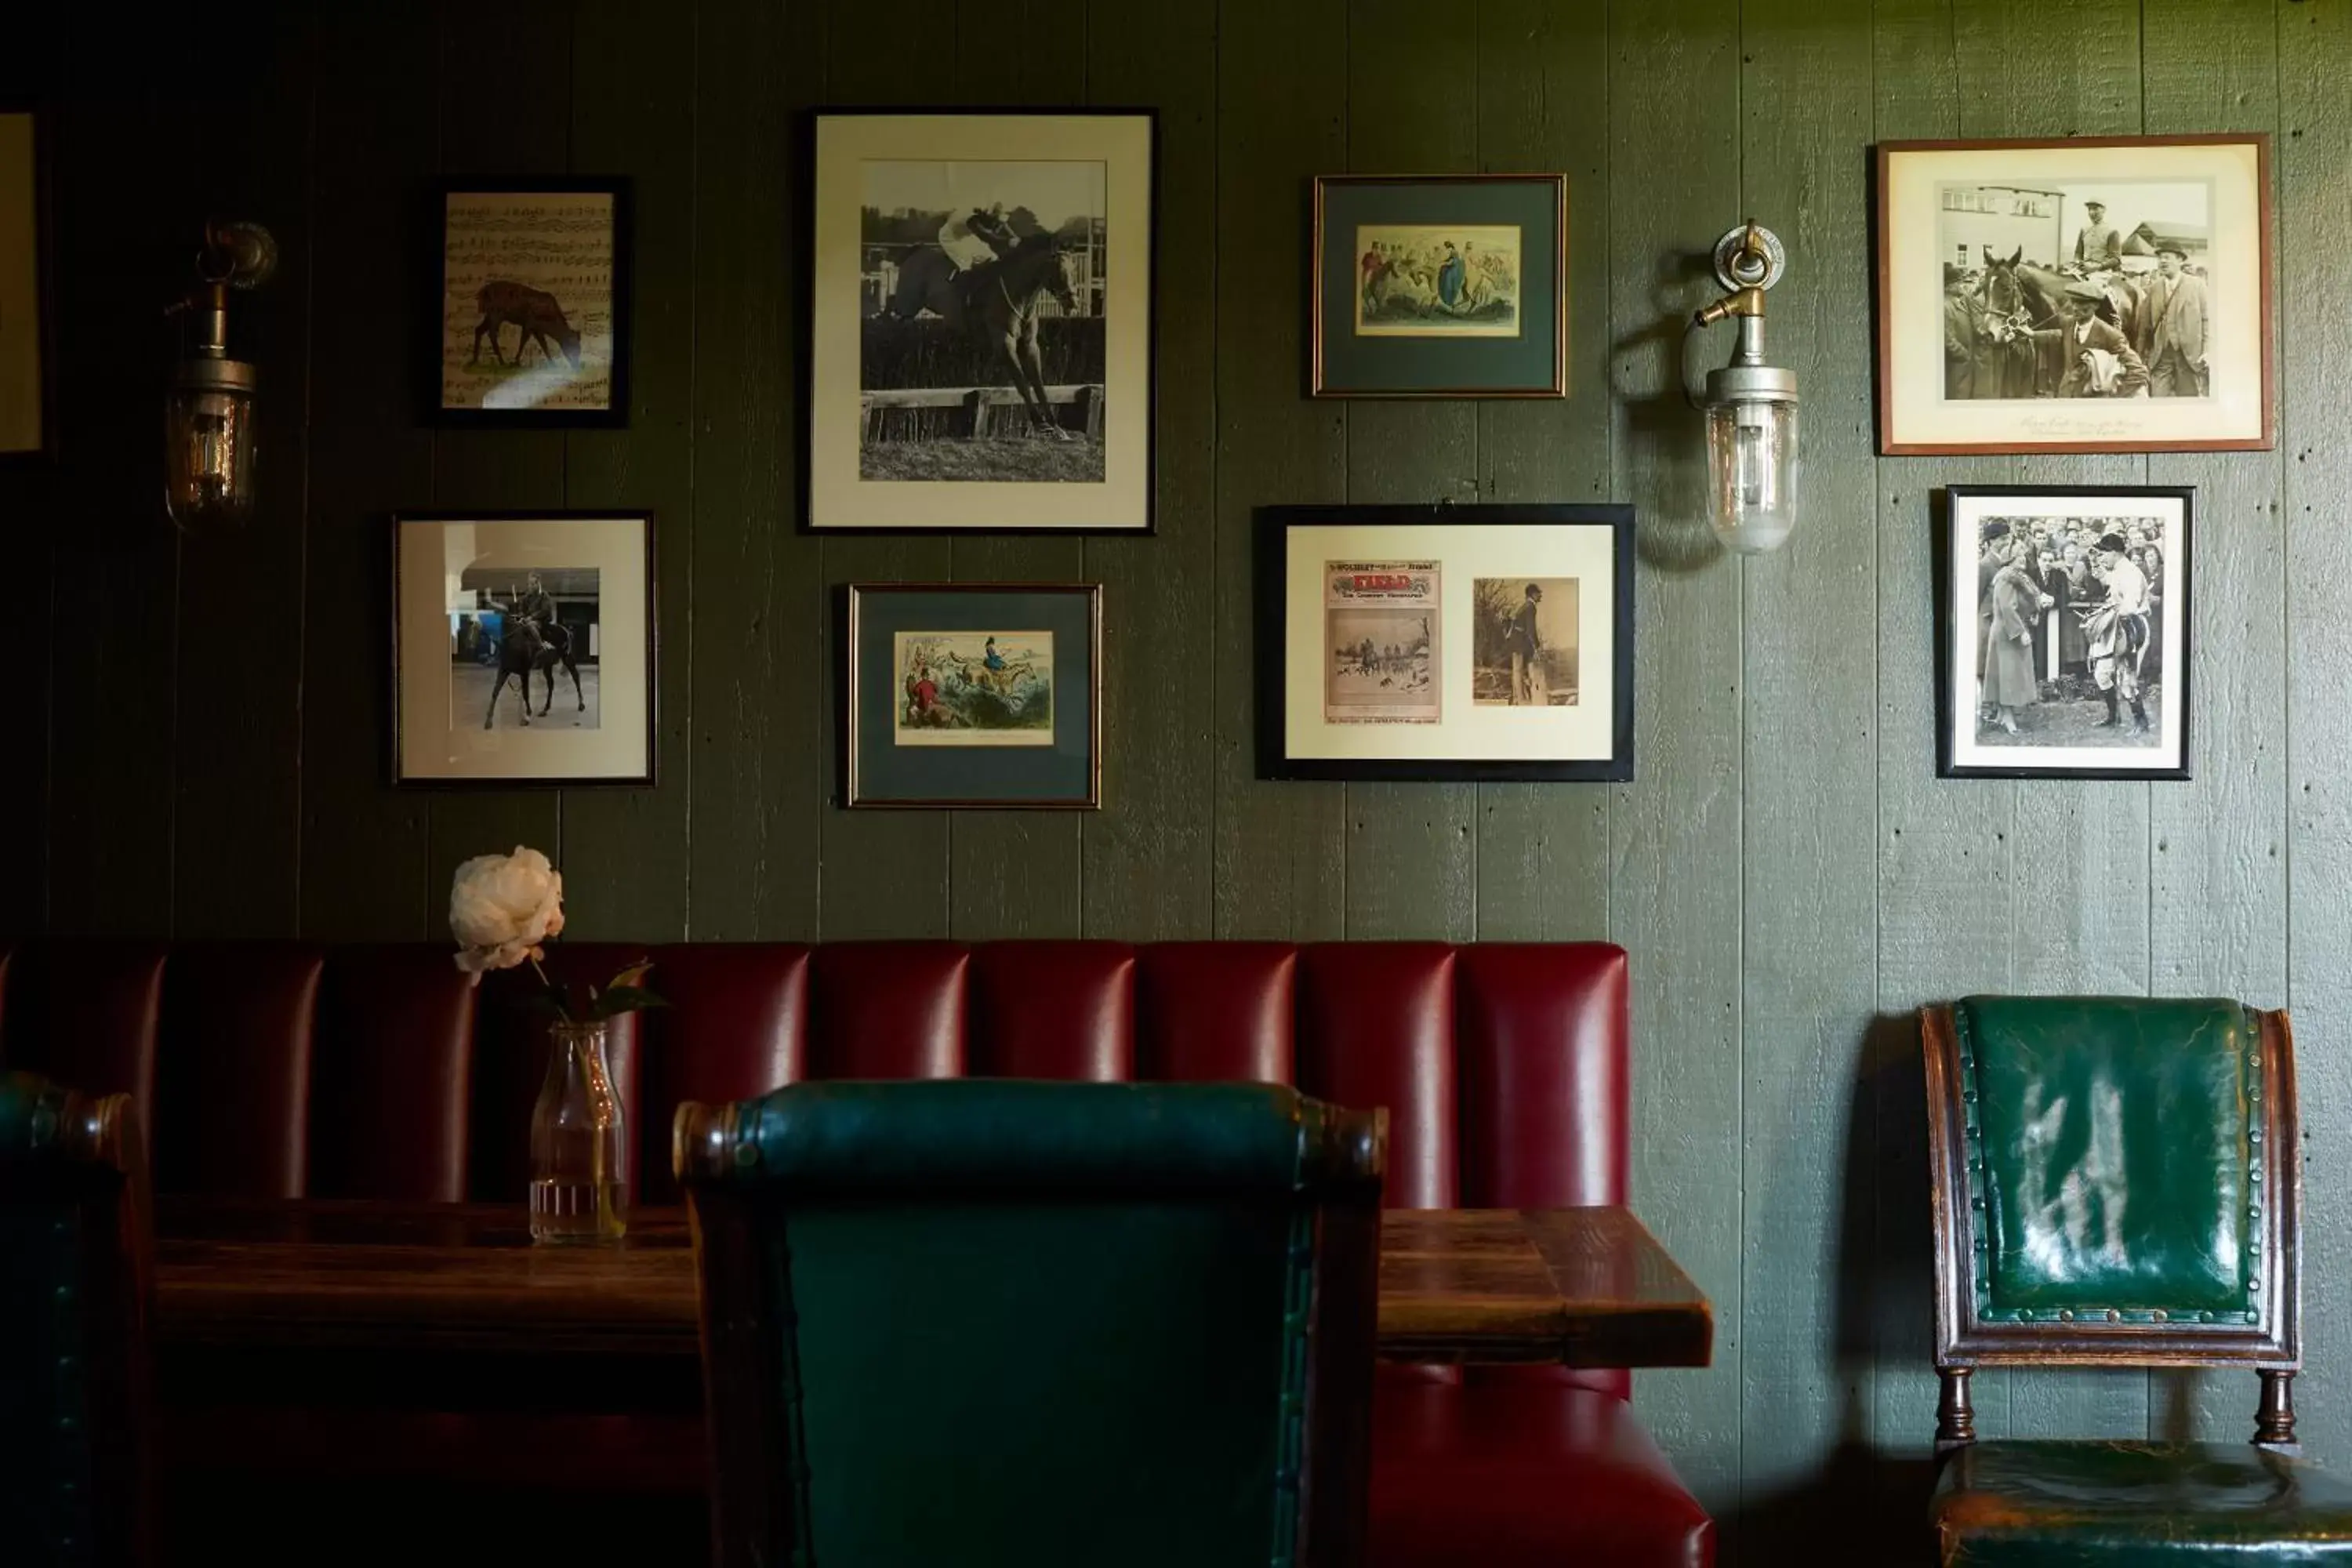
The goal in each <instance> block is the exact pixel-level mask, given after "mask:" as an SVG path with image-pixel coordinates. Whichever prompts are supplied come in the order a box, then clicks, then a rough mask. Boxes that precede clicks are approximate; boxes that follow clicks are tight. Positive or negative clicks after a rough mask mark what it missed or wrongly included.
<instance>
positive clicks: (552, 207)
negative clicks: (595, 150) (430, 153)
mask: <svg viewBox="0 0 2352 1568" xmlns="http://www.w3.org/2000/svg"><path fill="white" fill-rule="evenodd" d="M439 200H440V225H441V230H440V232H441V257H440V279H441V289H440V296H439V298H440V310H439V311H438V312H437V315H436V320H435V321H434V326H433V354H432V363H436V364H437V365H438V366H439V367H440V368H439V374H438V375H437V376H436V378H435V385H436V394H435V405H434V407H433V409H432V410H431V413H432V416H433V420H434V422H435V423H436V424H441V425H457V426H464V425H476V426H504V427H509V428H532V427H549V426H553V427H559V428H560V427H563V426H622V425H626V424H627V423H628V422H629V332H628V315H629V279H628V271H629V267H628V260H629V187H628V184H627V182H626V181H624V180H617V179H597V180H564V179H514V180H462V181H452V182H449V183H447V184H444V185H442V186H441V188H440V193H439Z"/></svg>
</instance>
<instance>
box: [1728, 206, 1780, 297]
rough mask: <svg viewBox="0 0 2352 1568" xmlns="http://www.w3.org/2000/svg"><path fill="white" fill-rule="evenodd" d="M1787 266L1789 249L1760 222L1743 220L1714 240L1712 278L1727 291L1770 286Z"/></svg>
mask: <svg viewBox="0 0 2352 1568" xmlns="http://www.w3.org/2000/svg"><path fill="white" fill-rule="evenodd" d="M1788 269H1789V253H1788V250H1787V249H1786V247H1783V246H1782V245H1781V244H1780V236H1779V235H1777V234H1774V233H1773V232H1772V231H1771V230H1770V229H1769V228H1765V227H1763V226H1760V225H1758V224H1754V223H1743V224H1741V225H1740V226H1738V228H1734V229H1728V230H1726V231H1725V233H1724V236H1723V237H1722V238H1721V239H1718V240H1717V241H1716V242H1715V279H1716V281H1717V282H1718V283H1720V284H1722V285H1723V289H1724V292H1725V293H1727V294H1737V293H1738V292H1739V291H1740V290H1741V289H1769V288H1770V287H1772V285H1774V284H1775V283H1778V282H1779V281H1780V275H1781V274H1782V273H1783V272H1786V271H1787V270H1788Z"/></svg>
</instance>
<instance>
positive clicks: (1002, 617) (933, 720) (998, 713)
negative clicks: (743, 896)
mask: <svg viewBox="0 0 2352 1568" xmlns="http://www.w3.org/2000/svg"><path fill="white" fill-rule="evenodd" d="M847 620H848V637H847V641H848V648H849V658H848V665H849V671H848V680H849V692H848V697H847V699H846V700H845V701H844V703H843V704H842V707H843V710H844V712H845V716H846V727H847V729H848V732H849V733H848V743H847V745H846V746H845V760H846V767H845V773H846V774H847V777H846V781H845V787H844V791H843V799H844V801H845V804H847V805H853V806H926V807H935V806H992V807H998V808H1006V807H1039V808H1056V807H1058V808H1062V809H1066V810H1089V811H1090V810H1093V809H1095V808H1097V807H1098V806H1100V805H1102V589H1101V588H1100V587H1099V586H1098V585H1097V584H1088V583H1070V584H1041V583H1018V584H1001V585H1000V584H976V583H866V584H852V585H851V587H850V589H849V614H848V617H847Z"/></svg>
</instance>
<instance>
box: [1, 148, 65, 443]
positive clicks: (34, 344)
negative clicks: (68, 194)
mask: <svg viewBox="0 0 2352 1568" xmlns="http://www.w3.org/2000/svg"><path fill="white" fill-rule="evenodd" d="M43 129H44V128H43V127H42V125H41V123H40V119H39V116H38V115H37V114H36V113H35V112H34V111H33V110H30V109H27V108H19V107H9V106H5V105H0V460H5V459H8V458H37V457H39V456H40V455H41V454H43V453H45V452H48V451H52V450H54V449H55V443H56V436H57V430H56V422H55V420H54V418H53V417H52V410H51V407H50V390H49V389H50V386H51V384H52V374H51V369H52V367H51V361H52V359H53V358H54V356H53V354H52V353H51V344H50V334H51V333H52V332H53V331H55V326H56V323H55V321H54V319H53V318H52V316H51V313H50V310H49V308H48V306H49V300H48V294H49V290H50V289H52V288H53V287H54V280H53V279H52V278H51V275H50V268H49V265H48V262H49V256H48V253H47V242H48V232H47V228H48V214H47V204H46V202H45V200H44V198H45V196H46V195H47V181H46V179H45V178H44V169H43V163H42V155H43V153H44V151H45V149H44V148H43V145H42V132H43Z"/></svg>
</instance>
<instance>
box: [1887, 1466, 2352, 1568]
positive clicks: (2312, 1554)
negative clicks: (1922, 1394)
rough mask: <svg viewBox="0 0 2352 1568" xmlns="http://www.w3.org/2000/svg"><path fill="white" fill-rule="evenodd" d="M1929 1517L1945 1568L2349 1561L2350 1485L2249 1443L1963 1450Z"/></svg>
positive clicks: (2155, 1567) (2158, 1567) (2150, 1567)
mask: <svg viewBox="0 0 2352 1568" xmlns="http://www.w3.org/2000/svg"><path fill="white" fill-rule="evenodd" d="M1930 1510H1931V1513H1932V1515H1933V1518H1934V1521H1935V1526H1936V1532H1937V1539H1938V1541H1939V1542H1940V1543H1941V1545H1942V1549H1943V1562H1944V1563H1946V1564H1947V1565H1948V1568H1960V1565H1966V1568H2061V1565H2062V1564H2063V1565H2064V1568H2085V1565H2088V1564H2094V1563H2118V1564H2123V1563H2128V1564H2131V1565H2132V1568H2143V1565H2145V1568H2166V1565H2168V1564H2174V1563H2183V1564H2185V1563H2231V1564H2243V1563H2253V1562H2260V1563H2352V1486H2347V1485H2346V1484H2345V1483H2344V1482H2342V1481H2339V1480H2336V1479H2333V1478H2331V1477H2329V1476H2328V1475H2327V1474H2326V1472H2325V1471H2323V1470H2320V1469H2318V1468H2316V1467H2314V1466H2311V1465H2306V1464H2305V1463H2303V1462H2302V1461H2301V1460H2298V1459H2290V1458H2285V1457H2284V1456H2282V1455H2278V1454H2272V1453H2266V1452H2264V1451H2263V1449H2260V1448H2257V1447H2253V1446H2252V1444H2249V1443H2106V1442H2089V1443H2069V1442H2028V1441H2000V1442H1987V1443H1976V1444H1971V1445H1970V1446H1969V1447H1966V1448H1962V1449H1960V1450H1959V1451H1958V1453H1956V1454H1954V1455H1953V1456H1952V1458H1951V1461H1950V1462H1949V1463H1948V1465H1946V1466H1945V1468H1944V1473H1943V1475H1942V1477H1941V1478H1940V1479H1938V1480H1937V1484H1936V1495H1935V1499H1934V1500H1933V1502H1932V1503H1931V1505H1930ZM2266 1548H2267V1549H2269V1550H2265V1549H2266Z"/></svg>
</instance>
